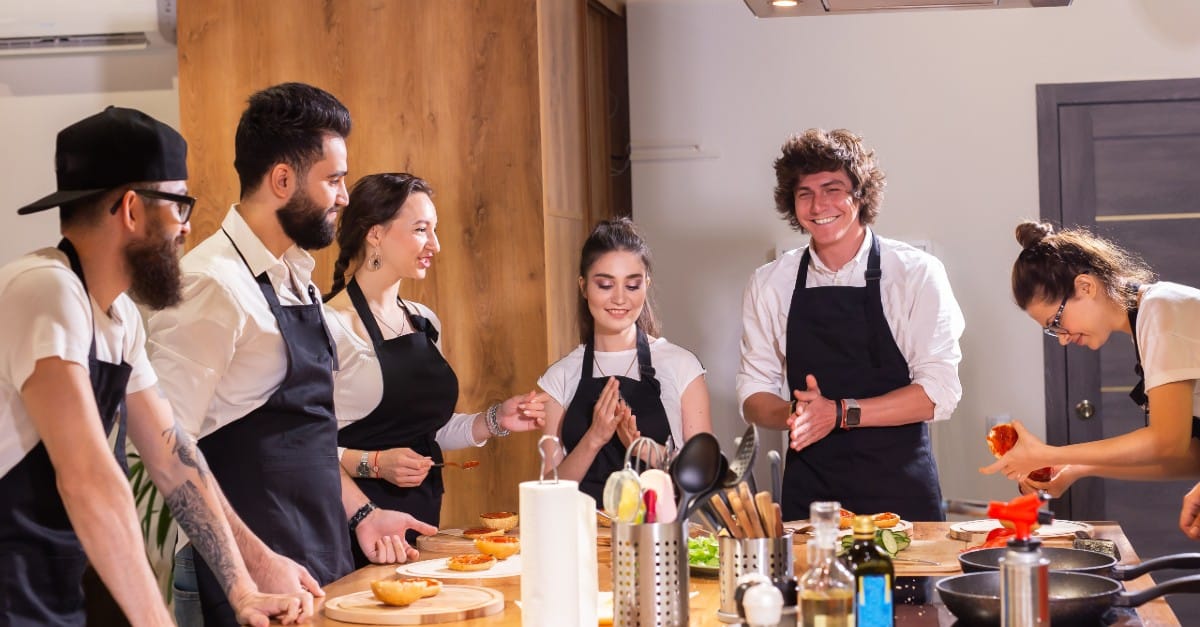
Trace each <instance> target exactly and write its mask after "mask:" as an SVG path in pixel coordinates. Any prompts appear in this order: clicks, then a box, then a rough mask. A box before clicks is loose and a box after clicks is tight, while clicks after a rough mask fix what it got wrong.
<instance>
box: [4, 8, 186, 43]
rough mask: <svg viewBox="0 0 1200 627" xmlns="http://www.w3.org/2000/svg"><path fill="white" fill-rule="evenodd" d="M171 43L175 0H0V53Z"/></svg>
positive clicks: (172, 39) (173, 31)
mask: <svg viewBox="0 0 1200 627" xmlns="http://www.w3.org/2000/svg"><path fill="white" fill-rule="evenodd" d="M174 43H175V0H0V56H14V55H41V54H82V53H96V52H111V51H119V50H144V49H146V48H149V47H151V46H159V45H169V44H174Z"/></svg>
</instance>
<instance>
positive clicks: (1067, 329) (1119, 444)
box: [982, 222, 1200, 538]
mask: <svg viewBox="0 0 1200 627" xmlns="http://www.w3.org/2000/svg"><path fill="white" fill-rule="evenodd" d="M1016 235H1017V241H1018V242H1020V244H1021V246H1022V248H1024V250H1022V251H1021V253H1020V255H1018V256H1017V261H1016V263H1014V264H1013V271H1012V290H1013V298H1014V299H1015V300H1016V303H1017V306H1018V307H1020V308H1021V309H1024V310H1025V313H1027V314H1029V317H1031V318H1033V319H1034V320H1035V321H1036V322H1037V323H1038V324H1040V325H1041V326H1042V328H1043V330H1044V331H1045V333H1046V334H1047V335H1050V336H1051V337H1055V338H1057V339H1058V342H1059V343H1060V344H1062V345H1063V346H1066V345H1068V344H1076V345H1079V346H1086V347H1088V348H1090V349H1092V350H1100V347H1101V346H1104V344H1105V343H1107V342H1108V341H1109V339H1110V338H1111V337H1112V335H1113V334H1114V333H1123V334H1126V335H1129V336H1131V337H1132V339H1133V344H1134V348H1135V350H1136V355H1137V360H1138V361H1137V364H1136V366H1135V370H1136V371H1137V372H1138V374H1139V375H1141V376H1142V379H1141V380H1140V381H1138V384H1137V385H1136V386H1135V387H1134V389H1133V391H1132V392H1131V393H1130V396H1131V397H1133V399H1134V401H1135V402H1136V403H1138V404H1139V405H1142V406H1143V407H1144V408H1146V410H1147V412H1148V418H1149V419H1148V421H1147V426H1146V427H1143V428H1141V429H1136V430H1134V431H1132V432H1130V433H1126V434H1123V435H1119V436H1114V437H1111V438H1105V439H1103V440H1096V441H1094V442H1084V443H1081V444H1071V445H1067V446H1049V445H1047V444H1045V443H1043V442H1041V441H1040V440H1038V439H1037V438H1036V437H1035V436H1033V435H1031V434H1030V433H1029V432H1028V431H1027V430H1025V428H1024V427H1023V426H1022V425H1021V424H1020V423H1019V422H1018V423H1015V426H1016V429H1017V433H1018V436H1019V437H1018V440H1017V444H1016V446H1014V447H1013V448H1012V450H1011V451H1009V452H1008V454H1006V455H1005V456H1004V457H1002V458H1000V459H999V460H997V461H996V462H995V463H993V464H992V465H990V466H988V467H986V468H983V469H982V472H984V473H985V474H992V473H996V472H1000V473H1003V474H1004V475H1005V476H1007V477H1009V478H1010V479H1013V480H1016V481H1019V482H1020V483H1021V484H1022V487H1023V488H1027V489H1028V488H1038V489H1045V490H1048V491H1049V492H1050V493H1051V494H1052V495H1054V496H1058V495H1060V494H1062V493H1063V492H1064V491H1065V490H1066V489H1067V488H1068V487H1070V486H1071V484H1072V483H1074V482H1075V481H1076V480H1078V479H1080V478H1083V477H1088V476H1094V477H1107V478H1112V479H1133V480H1143V481H1144V480H1151V479H1164V480H1165V479H1179V478H1185V477H1194V476H1197V475H1200V439H1198V438H1200V418H1196V417H1195V416H1196V415H1197V414H1200V386H1197V380H1198V379H1200V290H1197V289H1196V288H1194V287H1189V286H1187V285H1180V284H1178V283H1171V282H1169V281H1157V282H1156V281H1154V273H1153V272H1151V270H1150V268H1149V267H1148V266H1146V264H1145V263H1143V262H1142V261H1141V260H1140V259H1138V258H1137V257H1136V256H1135V255H1133V254H1131V253H1129V252H1127V251H1125V250H1123V249H1121V248H1120V247H1119V246H1117V245H1116V244H1114V243H1112V242H1110V241H1108V240H1106V239H1104V238H1101V237H1098V236H1096V235H1093V234H1091V233H1089V232H1087V231H1085V230H1082V229H1066V230H1063V231H1059V232H1055V231H1054V229H1053V227H1051V226H1050V225H1049V224H1046V223H1039V222H1023V223H1022V224H1020V225H1018V226H1017V233H1016ZM1044 466H1051V467H1053V474H1052V476H1051V479H1050V481H1049V482H1046V483H1040V482H1035V481H1030V480H1029V478H1028V477H1027V476H1026V475H1027V474H1028V473H1029V472H1031V471H1032V470H1034V469H1036V468H1041V467H1044ZM1197 492H1198V491H1197V490H1195V489H1194V490H1193V491H1192V493H1197ZM1188 500H1191V501H1192V503H1193V505H1192V513H1191V514H1190V517H1189V518H1188V520H1187V521H1186V524H1185V521H1181V525H1182V526H1184V527H1185V531H1186V530H1187V528H1188V527H1191V526H1192V524H1193V522H1197V523H1198V524H1200V521H1195V519H1196V514H1197V513H1200V494H1196V496H1195V497H1193V496H1192V495H1191V494H1189V499H1188ZM1187 502H1188V501H1187V500H1185V508H1187V507H1188V505H1187ZM1186 514H1187V511H1186V509H1185V515H1186ZM1189 535H1192V536H1193V537H1197V538H1200V528H1196V530H1195V532H1194V533H1189Z"/></svg>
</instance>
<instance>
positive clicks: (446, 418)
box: [338, 279, 458, 568]
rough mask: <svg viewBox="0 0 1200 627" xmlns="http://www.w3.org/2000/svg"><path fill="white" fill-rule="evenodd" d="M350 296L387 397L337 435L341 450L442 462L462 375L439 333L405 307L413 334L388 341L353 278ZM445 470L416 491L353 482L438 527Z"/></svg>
mask: <svg viewBox="0 0 1200 627" xmlns="http://www.w3.org/2000/svg"><path fill="white" fill-rule="evenodd" d="M346 293H347V294H348V295H349V296H350V302H351V303H353V304H354V310H355V311H356V312H358V317H359V318H360V319H361V320H362V323H363V327H365V328H366V330H367V334H368V335H369V336H370V337H371V344H372V345H374V347H375V355H376V357H378V359H379V369H380V371H381V373H382V375H383V397H382V398H381V399H380V400H379V405H377V406H376V407H375V409H374V410H372V411H371V413H369V414H367V415H366V416H364V417H363V418H362V419H360V420H358V421H356V422H354V424H351V425H349V426H347V427H345V428H344V429H342V430H341V431H339V432H338V446H343V447H346V448H352V449H360V450H365V451H382V450H387V449H391V448H411V449H412V450H413V451H415V452H417V453H418V454H420V455H425V456H428V457H432V458H433V461H434V462H438V463H440V462H441V461H442V449H441V447H439V446H438V443H437V441H436V440H435V439H434V436H436V435H437V432H438V429H441V428H442V427H444V426H446V423H447V422H450V417H451V416H452V415H453V414H454V405H455V404H456V403H457V402H458V377H457V376H456V375H455V374H454V369H452V368H451V367H450V364H448V363H446V359H445V358H444V357H442V352H441V351H440V350H438V347H437V346H436V345H435V344H434V342H436V341H437V336H438V333H437V329H435V328H434V327H433V325H432V324H431V323H430V322H429V320H427V319H425V318H424V317H423V316H418V315H416V314H412V313H409V312H408V309H407V308H404V311H405V313H407V314H408V320H409V322H410V323H411V324H412V327H413V330H414V332H413V333H409V334H407V335H401V336H399V337H394V338H392V339H390V340H384V339H383V334H382V333H381V332H380V330H379V325H378V324H377V323H376V322H375V315H374V314H373V313H372V312H371V308H370V307H368V306H367V300H366V298H364V297H363V293H362V289H361V288H359V286H358V282H356V281H355V280H354V279H350V284H349V285H347V286H346ZM400 306H401V307H402V308H403V307H404V304H403V303H400ZM372 455H373V454H372ZM441 471H442V469H441V468H431V469H430V471H429V474H428V475H427V476H426V477H425V481H423V482H422V483H421V485H419V486H415V487H411V488H402V487H400V486H398V485H396V484H394V483H392V482H390V481H387V480H385V479H359V478H355V479H354V482H355V483H357V484H358V487H359V489H361V490H362V491H363V494H365V495H367V498H369V499H371V501H372V502H374V503H375V504H376V505H379V506H380V507H383V508H385V509H394V510H399V511H402V512H408V513H409V514H412V515H413V516H414V517H415V518H416V519H417V520H420V521H422V522H427V523H429V524H431V525H434V526H437V525H438V523H439V522H440V519H441V511H442V492H443V491H444V488H443V486H442V472H441ZM416 535H417V532H416V531H413V530H411V529H410V530H409V532H408V536H409V538H408V540H409V542H410V543H411V542H412V541H414V540H415V537H416ZM350 546H351V548H352V550H353V551H354V565H355V566H356V567H359V568H361V567H363V566H366V565H367V564H369V563H370V561H369V560H368V559H367V557H366V556H365V555H364V554H363V552H362V549H360V548H359V546H358V542H357V541H356V540H355V539H354V538H353V537H352V538H351V542H350Z"/></svg>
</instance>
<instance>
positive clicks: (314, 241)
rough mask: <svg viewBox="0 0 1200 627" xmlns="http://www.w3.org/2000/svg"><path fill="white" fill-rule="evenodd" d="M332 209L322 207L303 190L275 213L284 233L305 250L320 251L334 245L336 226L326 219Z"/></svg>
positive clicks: (298, 191) (297, 192)
mask: <svg viewBox="0 0 1200 627" xmlns="http://www.w3.org/2000/svg"><path fill="white" fill-rule="evenodd" d="M331 208H332V207H321V206H320V205H318V204H317V203H316V202H314V201H313V199H312V197H311V196H309V195H308V193H307V192H305V191H304V190H303V189H301V190H297V191H296V193H295V194H294V195H293V196H292V198H291V199H290V200H288V201H287V203H286V204H285V205H283V206H282V207H280V208H279V209H277V210H276V211H275V214H276V215H278V216H279V225H280V226H281V227H283V232H284V234H286V235H287V236H288V237H290V238H291V239H292V241H293V242H296V245H297V246H299V247H300V248H303V249H304V250H319V249H321V248H325V247H326V246H328V245H330V244H332V243H333V236H334V224H333V223H332V222H330V221H329V220H326V219H325V214H326V213H328V211H329V209H331Z"/></svg>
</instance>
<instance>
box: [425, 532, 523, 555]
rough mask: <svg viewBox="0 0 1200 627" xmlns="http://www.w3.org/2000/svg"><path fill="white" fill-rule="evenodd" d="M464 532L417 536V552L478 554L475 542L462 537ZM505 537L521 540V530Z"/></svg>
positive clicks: (507, 533) (508, 533) (509, 533)
mask: <svg viewBox="0 0 1200 627" xmlns="http://www.w3.org/2000/svg"><path fill="white" fill-rule="evenodd" d="M462 532H463V530H462V529H442V530H440V531H438V532H437V533H436V534H434V535H432V536H417V550H418V551H429V552H431V553H446V554H450V555H459V554H462V553H478V552H479V551H478V550H477V549H476V548H475V541H474V540H472V539H471V538H468V537H466V536H464V535H462ZM504 535H506V536H512V537H514V538H519V537H521V529H520V528H519V527H518V528H515V529H510V530H509V531H507V532H506V533H505V534H504Z"/></svg>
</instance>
